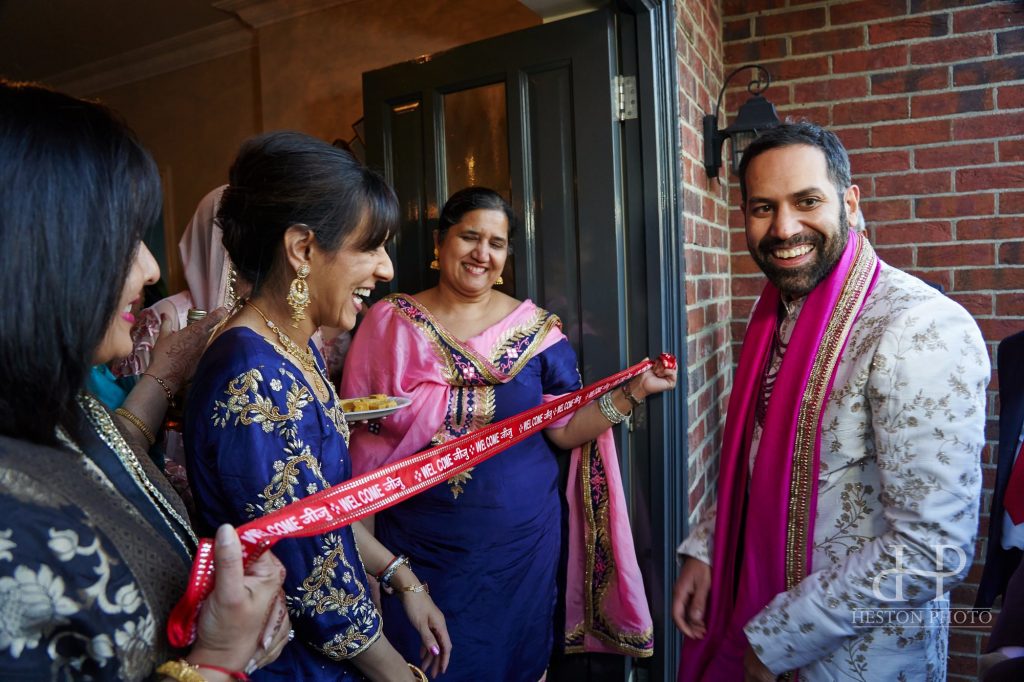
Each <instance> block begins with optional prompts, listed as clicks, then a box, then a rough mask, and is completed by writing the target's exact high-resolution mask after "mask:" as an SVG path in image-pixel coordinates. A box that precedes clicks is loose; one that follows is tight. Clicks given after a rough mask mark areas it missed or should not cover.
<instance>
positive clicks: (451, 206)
mask: <svg viewBox="0 0 1024 682" xmlns="http://www.w3.org/2000/svg"><path fill="white" fill-rule="evenodd" d="M479 210H490V211H501V212H502V213H504V214H505V217H506V218H507V219H508V236H509V237H510V238H511V237H512V230H513V229H514V228H515V226H516V216H515V213H513V212H512V207H511V206H510V205H509V203H508V202H507V201H505V198H504V197H503V196H501V195H500V194H498V193H497V192H495V191H494V190H493V189H489V188H487V187H466V188H465V189H460V190H459V191H458V192H456V193H455V194H453V195H451V196H450V197H448V201H446V202H444V208H442V209H441V215H440V216H439V217H438V219H437V236H438V239H439V240H440V241H444V236H445V234H447V233H448V230H449V229H451V227H452V225H458V224H459V223H460V222H462V218H463V216H465V215H466V214H467V213H469V212H471V211H479ZM510 241H511V239H510Z"/></svg>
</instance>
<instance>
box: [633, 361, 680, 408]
mask: <svg viewBox="0 0 1024 682" xmlns="http://www.w3.org/2000/svg"><path fill="white" fill-rule="evenodd" d="M678 373H679V371H678V370H677V369H676V368H674V367H673V368H671V369H669V368H668V367H666V366H665V364H664V363H663V362H662V361H661V360H660V359H658V360H655V361H654V366H653V367H651V368H650V369H648V370H647V371H646V372H644V373H643V374H641V375H640V376H638V377H636V378H634V379H632V380H630V382H629V388H630V391H632V393H633V395H634V396H636V398H637V399H638V400H642V399H643V398H646V397H647V396H649V395H654V394H655V393H662V392H663V391H671V390H672V389H673V388H675V387H676V379H677V375H678Z"/></svg>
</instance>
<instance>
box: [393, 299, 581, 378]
mask: <svg viewBox="0 0 1024 682" xmlns="http://www.w3.org/2000/svg"><path fill="white" fill-rule="evenodd" d="M383 300H385V301H387V302H388V303H390V304H391V305H392V306H394V307H395V309H396V310H397V311H398V312H399V313H401V314H402V315H404V316H405V317H406V318H407V319H408V320H409V321H410V322H411V323H412V324H414V325H415V326H416V327H418V328H419V329H420V331H422V332H423V334H424V335H425V336H426V337H427V339H428V340H429V341H430V343H431V345H432V346H433V347H434V350H435V352H436V353H437V355H438V358H439V359H440V360H441V362H442V364H443V369H442V370H441V375H442V377H443V378H444V380H445V381H447V382H448V383H449V384H451V385H453V386H461V385H466V384H471V383H477V382H475V381H471V380H467V379H466V378H465V377H463V376H462V372H460V371H459V368H458V365H457V364H456V362H455V360H454V359H453V357H452V353H453V352H457V353H458V354H459V355H460V356H461V357H462V358H464V359H465V360H466V361H467V362H469V363H470V367H469V369H470V370H472V371H473V372H475V373H476V374H478V375H479V377H480V378H482V379H483V380H484V381H486V382H487V383H490V384H499V383H502V382H503V381H504V380H506V379H507V378H509V377H513V376H515V375H516V374H517V373H518V372H519V371H520V370H521V369H522V368H523V367H524V366H525V365H526V363H528V362H529V361H530V358H532V357H533V356H534V355H535V354H536V352H537V349H538V348H539V347H540V344H541V342H542V341H543V340H544V337H545V336H546V335H547V333H548V331H550V330H551V329H552V328H554V327H558V328H561V326H562V322H561V320H560V319H558V316H557V315H554V314H552V313H549V312H548V311H546V310H543V309H541V308H538V309H537V310H536V311H535V313H534V315H532V316H531V318H530V319H529V320H527V321H526V322H524V323H523V324H520V325H515V326H513V327H510V328H509V329H508V330H506V331H505V332H503V333H502V335H501V336H500V337H499V338H498V341H497V343H496V344H495V346H494V348H493V349H492V351H491V357H490V358H488V359H485V358H482V357H481V356H480V355H479V354H477V353H476V352H475V351H474V350H472V349H471V348H470V347H469V346H467V345H466V344H465V343H463V342H462V341H461V340H460V339H458V338H456V337H455V336H454V335H453V334H452V333H451V332H449V331H448V330H447V329H445V327H444V325H442V324H441V323H440V322H438V321H437V320H436V319H435V318H434V316H433V315H431V314H430V311H429V310H427V309H426V308H424V307H423V306H422V305H421V304H420V303H419V302H418V301H416V300H415V299H414V298H412V297H410V296H406V295H404V294H391V295H389V296H385V297H384V299H383ZM409 308H411V309H412V310H414V311H415V314H410V312H409ZM530 335H532V339H531V341H530V343H529V344H528V345H527V346H526V347H525V348H523V349H513V348H512V346H513V345H514V344H515V343H516V342H519V341H521V340H522V339H524V338H527V337H529V336H530ZM509 351H511V352H513V353H514V355H512V356H508V353H509ZM505 358H508V359H510V360H511V366H510V367H509V369H508V370H507V371H502V370H500V369H498V368H496V367H495V366H494V363H496V362H500V361H501V360H502V359H505ZM473 378H474V379H475V377H473Z"/></svg>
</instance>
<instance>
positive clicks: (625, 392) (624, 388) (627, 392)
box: [619, 381, 644, 407]
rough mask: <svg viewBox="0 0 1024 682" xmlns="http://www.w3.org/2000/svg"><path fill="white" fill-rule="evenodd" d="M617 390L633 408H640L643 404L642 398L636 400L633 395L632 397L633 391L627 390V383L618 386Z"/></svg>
mask: <svg viewBox="0 0 1024 682" xmlns="http://www.w3.org/2000/svg"><path fill="white" fill-rule="evenodd" d="M619 388H621V389H622V395H624V396H626V400H628V401H629V402H630V404H631V405H633V407H640V406H641V405H643V404H644V399H643V398H637V397H636V396H635V395H633V391H631V390H629V382H628V381H627V382H626V383H624V384H622V386H619Z"/></svg>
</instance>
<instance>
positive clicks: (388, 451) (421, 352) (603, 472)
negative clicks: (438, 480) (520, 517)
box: [341, 295, 653, 657]
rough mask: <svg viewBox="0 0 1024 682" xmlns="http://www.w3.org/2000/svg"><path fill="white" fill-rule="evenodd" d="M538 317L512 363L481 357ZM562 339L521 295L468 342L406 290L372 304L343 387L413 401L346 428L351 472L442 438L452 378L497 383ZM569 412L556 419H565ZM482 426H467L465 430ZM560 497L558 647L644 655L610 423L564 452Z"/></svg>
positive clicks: (643, 617)
mask: <svg viewBox="0 0 1024 682" xmlns="http://www.w3.org/2000/svg"><path fill="white" fill-rule="evenodd" d="M403 311H405V312H403ZM539 316H541V317H542V316H547V319H548V322H547V323H545V325H544V328H543V330H542V331H541V332H540V333H539V334H538V335H537V338H536V340H535V341H534V342H533V343H531V344H530V345H529V346H528V347H527V348H525V349H524V352H523V354H522V356H521V357H520V358H519V360H517V361H516V362H515V364H514V365H513V367H512V368H511V369H510V370H505V371H503V370H502V369H500V368H498V367H496V366H495V365H494V364H493V363H492V362H491V361H490V360H488V358H489V357H490V355H491V352H492V349H494V348H495V347H497V346H499V345H500V344H501V343H503V341H504V340H505V339H506V338H507V337H506V335H507V332H508V330H509V329H514V328H520V327H523V326H524V325H528V324H530V322H531V320H535V319H537V318H538V317H539ZM413 318H416V321H414V320H413ZM563 339H565V335H564V334H562V331H561V322H560V321H559V320H558V318H557V317H555V316H554V315H550V314H547V313H545V311H543V310H541V309H540V308H538V307H537V306H536V305H534V304H533V303H532V302H531V301H529V300H526V301H523V302H522V303H521V304H520V305H519V306H518V307H517V308H516V309H515V310H514V311H513V312H512V313H511V314H510V315H509V316H507V317H506V318H505V319H503V320H502V321H501V322H499V323H497V324H496V325H494V326H492V327H490V328H488V329H486V330H484V331H483V332H482V333H480V334H478V335H477V336H474V337H473V338H471V339H469V340H467V341H460V340H458V339H455V338H454V337H453V336H452V335H450V334H449V333H448V332H447V331H446V330H445V329H444V328H443V327H442V326H441V325H440V324H439V323H438V322H437V321H436V320H434V319H433V318H432V316H430V314H429V312H428V311H426V309H424V308H423V307H422V306H420V305H419V304H418V303H417V302H416V300H415V299H414V298H412V297H411V296H403V295H393V296H389V297H387V298H386V299H384V300H383V301H381V302H380V303H378V304H377V305H375V306H373V308H371V309H370V312H369V313H368V315H367V316H366V318H365V319H364V320H363V322H362V324H361V326H360V327H359V330H358V333H357V334H356V336H355V339H354V340H353V342H352V345H351V348H350V349H349V354H348V356H347V358H346V361H345V372H344V373H343V375H342V383H341V395H342V396H343V397H358V396H363V395H369V394H372V393H385V394H387V395H390V396H396V397H403V398H409V399H410V400H411V401H412V402H411V404H410V406H409V407H407V408H404V409H401V410H398V411H397V412H396V413H394V414H393V415H391V416H390V417H388V418H387V420H386V421H385V422H384V423H383V424H381V425H380V429H379V432H376V433H374V434H372V435H371V433H370V431H369V430H368V429H367V428H356V429H354V430H353V433H352V440H351V445H350V448H349V449H350V453H351V457H352V466H353V474H354V475H359V474H362V473H365V472H367V471H372V470H373V469H377V468H379V467H381V466H384V465H385V464H387V463H389V462H392V461H394V460H397V459H401V458H402V457H406V456H408V455H411V454H414V453H415V452H418V451H419V450H421V449H422V448H423V447H425V446H426V445H427V444H428V443H431V442H432V441H433V442H435V443H437V442H443V441H444V440H446V439H447V437H448V436H447V434H446V431H445V429H444V428H443V424H444V420H445V417H446V413H447V407H448V403H449V395H450V393H451V390H452V385H453V382H455V381H459V380H460V379H458V378H457V377H459V376H461V375H465V374H467V373H469V374H472V373H473V372H483V373H484V374H485V375H486V376H487V380H488V382H490V383H505V382H507V381H509V380H510V379H512V378H513V377H514V376H515V374H516V373H517V372H518V370H519V369H520V368H522V367H523V366H525V364H526V362H527V361H528V360H529V359H530V357H533V356H535V355H537V354H539V353H542V352H544V350H546V349H547V348H550V347H551V346H552V345H554V344H555V343H557V342H559V341H561V340H563ZM556 397H557V396H554V395H552V396H544V399H545V400H552V399H554V398H556ZM570 418H571V415H570V416H569V417H566V418H565V419H564V420H561V421H559V422H556V423H555V424H554V427H560V426H564V425H565V424H566V423H568V421H569V419H570ZM483 425H484V424H483V423H481V424H470V425H467V426H468V430H472V429H473V428H478V427H480V426H483ZM507 455H508V453H503V454H500V455H498V456H499V457H503V456H507ZM566 497H567V501H568V507H569V538H568V543H569V565H568V572H567V593H566V638H565V647H566V651H568V652H583V651H600V652H605V653H623V654H627V655H631V656H640V657H643V656H650V655H651V654H652V653H653V624H652V620H651V615H650V609H649V607H648V605H647V599H646V595H645V593H644V589H643V580H642V578H641V575H640V569H639V566H638V565H637V561H636V552H635V550H634V546H633V537H632V533H631V531H630V528H629V520H628V515H627V506H626V501H625V495H624V492H623V489H622V481H621V476H620V473H619V464H618V457H617V455H616V451H615V440H614V437H613V435H612V432H611V429H610V428H609V429H608V430H607V431H605V432H604V433H602V434H601V435H600V436H599V437H598V438H597V439H596V440H595V441H594V442H592V443H587V444H584V445H583V446H582V447H578V448H575V449H574V450H573V451H572V454H571V461H570V471H569V485H568V489H567V491H566Z"/></svg>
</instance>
